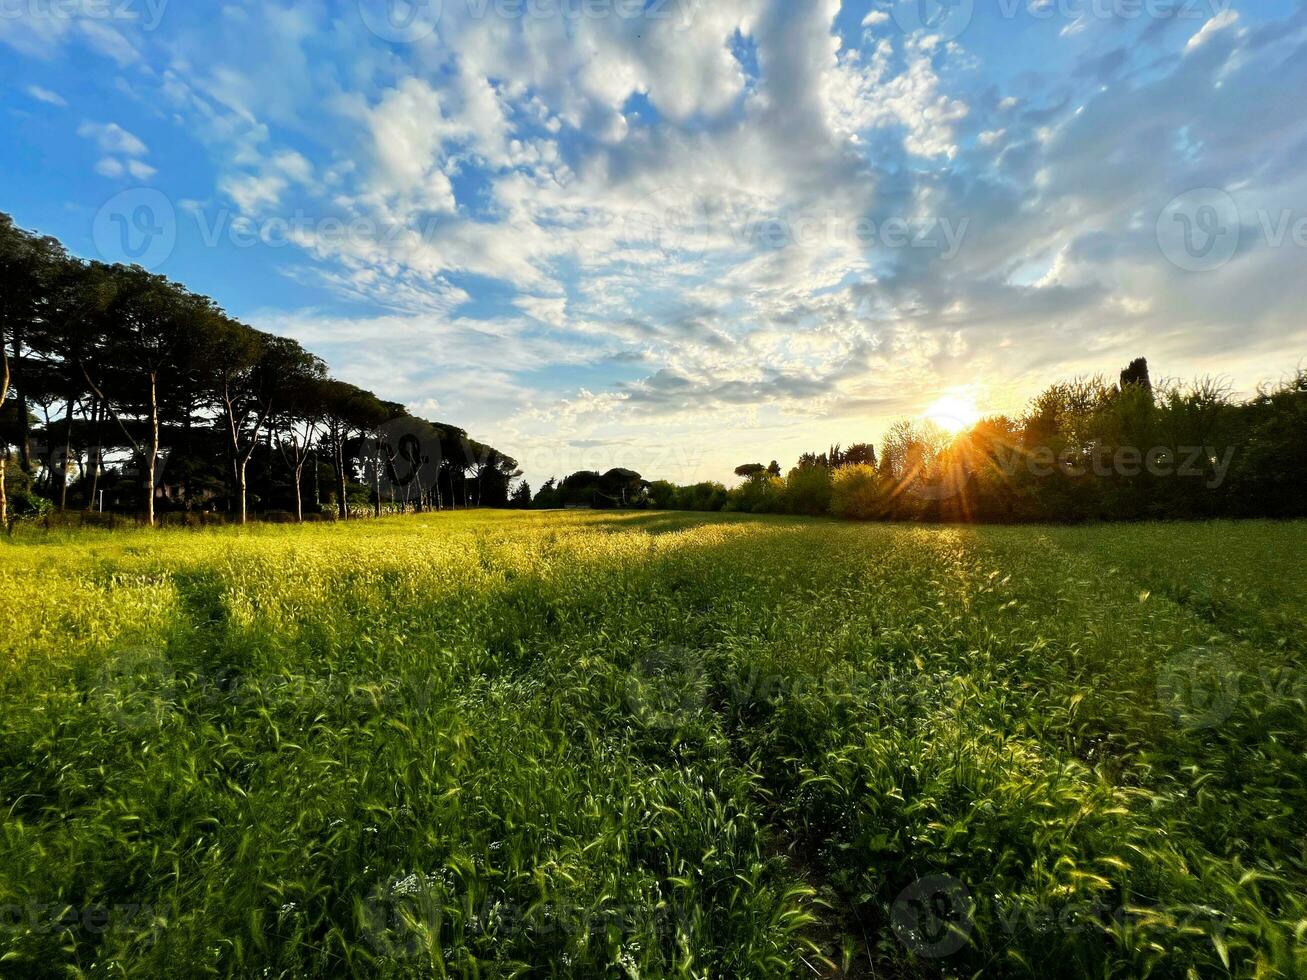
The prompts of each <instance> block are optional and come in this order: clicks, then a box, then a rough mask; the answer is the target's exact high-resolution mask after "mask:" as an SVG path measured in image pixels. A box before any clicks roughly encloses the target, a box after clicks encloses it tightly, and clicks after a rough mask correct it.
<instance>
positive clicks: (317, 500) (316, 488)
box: [309, 453, 322, 511]
mask: <svg viewBox="0 0 1307 980" xmlns="http://www.w3.org/2000/svg"><path fill="white" fill-rule="evenodd" d="M309 459H311V460H312V461H313V507H314V509H315V510H319V511H320V510H322V484H321V482H320V480H319V479H318V454H317V453H310V454H309Z"/></svg>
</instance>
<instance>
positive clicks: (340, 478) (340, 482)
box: [333, 432, 349, 520]
mask: <svg viewBox="0 0 1307 980" xmlns="http://www.w3.org/2000/svg"><path fill="white" fill-rule="evenodd" d="M333 453H334V454H335V457H336V459H335V463H336V492H337V493H338V494H339V495H340V496H339V497H338V498H337V500H336V509H337V510H338V511H339V512H340V519H341V520H347V519H348V518H349V503H348V501H347V500H346V499H345V434H344V433H343V432H340V433H337V437H336V440H335V443H334V446H333Z"/></svg>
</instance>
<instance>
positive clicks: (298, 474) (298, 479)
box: [295, 458, 304, 524]
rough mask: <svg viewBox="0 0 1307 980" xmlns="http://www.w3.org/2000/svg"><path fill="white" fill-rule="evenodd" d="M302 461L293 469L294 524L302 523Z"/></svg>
mask: <svg viewBox="0 0 1307 980" xmlns="http://www.w3.org/2000/svg"><path fill="white" fill-rule="evenodd" d="M303 483H304V459H303V458H301V459H300V462H299V465H298V466H296V467H295V523H296V524H303V523H304V488H303V486H302V484H303Z"/></svg>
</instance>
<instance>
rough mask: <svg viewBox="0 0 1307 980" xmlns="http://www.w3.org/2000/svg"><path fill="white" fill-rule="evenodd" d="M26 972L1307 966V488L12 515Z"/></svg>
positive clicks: (4, 655) (1128, 971)
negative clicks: (1051, 502)
mask: <svg viewBox="0 0 1307 980" xmlns="http://www.w3.org/2000/svg"><path fill="white" fill-rule="evenodd" d="M0 595H3V596H4V604H3V608H2V609H0V665H2V666H0V677H2V678H3V683H2V685H0V818H2V819H3V824H2V825H0V974H3V975H14V976H79V975H87V976H133V977H135V976H200V975H205V974H215V975H235V976H266V977H277V976H286V977H292V976H303V975H360V976H377V975H380V976H397V977H398V976H482V977H501V976H515V975H520V976H559V977H566V976H607V977H642V978H652V977H662V976H686V977H723V978H729V977H751V976H785V975H795V976H815V975H818V974H821V975H827V976H829V975H835V974H838V973H847V974H849V975H855V976H878V977H896V976H939V975H946V976H970V975H973V974H976V973H978V972H981V973H983V974H984V975H986V976H991V975H992V976H1006V975H1032V976H1039V977H1048V976H1069V977H1070V976H1076V977H1078V976H1087V975H1092V976H1102V977H1106V976H1122V977H1126V976H1131V977H1133V976H1145V975H1151V976H1177V977H1185V976H1214V975H1226V974H1227V973H1228V974H1229V975H1232V976H1238V977H1295V976H1303V975H1307V838H1305V835H1307V817H1305V816H1304V814H1307V791H1305V786H1307V754H1305V751H1307V703H1305V699H1307V674H1305V673H1304V660H1305V658H1307V616H1305V615H1304V609H1307V525H1303V524H1278V525H1277V524H1260V523H1252V524H1237V525H1236V524H1213V525H1145V526H1126V527H1103V528H1084V529H1050V528H986V529H961V528H926V527H903V526H884V525H876V526H857V525H847V524H835V523H832V522H826V521H803V520H795V519H780V518H767V519H760V518H730V517H728V516H719V517H707V516H690V515H683V516H682V515H667V514H656V515H655V514H646V515H634V514H606V515H605V514H519V515H509V514H489V513H471V514H457V515H439V516H436V515H425V516H417V517H409V518H402V519H390V520H385V521H381V522H359V523H357V524H351V525H348V526H310V527H302V528H293V527H292V528H285V527H277V528H272V527H260V528H251V529H249V530H245V531H234V530H214V531H209V532H195V531H192V532H154V533H144V532H130V533H116V534H107V533H106V534H94V533H87V534H84V535H82V536H78V537H70V538H67V539H63V540H53V539H52V540H40V539H30V540H25V539H21V538H20V539H19V540H18V541H17V542H16V543H10V544H0Z"/></svg>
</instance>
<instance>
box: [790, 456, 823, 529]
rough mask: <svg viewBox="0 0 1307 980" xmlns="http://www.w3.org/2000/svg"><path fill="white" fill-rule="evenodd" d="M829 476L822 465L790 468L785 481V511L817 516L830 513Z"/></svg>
mask: <svg viewBox="0 0 1307 980" xmlns="http://www.w3.org/2000/svg"><path fill="white" fill-rule="evenodd" d="M830 498H831V476H830V470H828V469H827V468H826V467H824V466H801V467H797V468H795V469H792V470H790V475H789V477H788V478H787V479H786V481H785V512H786V513H788V514H808V515H809V516H812V517H817V516H819V515H822V514H828V513H830Z"/></svg>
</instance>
